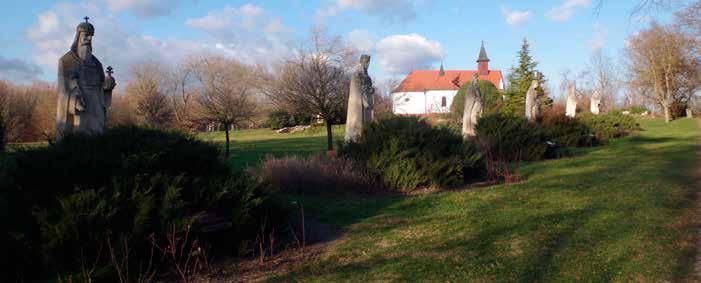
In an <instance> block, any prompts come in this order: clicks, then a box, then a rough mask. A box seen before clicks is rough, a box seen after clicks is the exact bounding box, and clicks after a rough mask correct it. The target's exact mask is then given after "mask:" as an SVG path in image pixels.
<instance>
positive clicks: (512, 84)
mask: <svg viewBox="0 0 701 283" xmlns="http://www.w3.org/2000/svg"><path fill="white" fill-rule="evenodd" d="M530 47H531V46H530V44H528V39H526V38H524V39H523V45H521V50H520V51H519V52H518V66H517V67H511V70H510V72H509V77H508V82H509V85H508V88H507V90H506V101H504V107H503V111H504V112H505V113H507V114H512V115H518V116H523V115H525V109H526V92H528V88H530V87H531V82H532V81H533V79H535V77H536V71H537V70H536V67H538V62H536V61H534V60H533V57H531V50H530ZM539 81H540V85H541V86H543V85H545V76H541V77H540V80H539ZM539 91H540V92H541V94H542V91H543V89H542V88H541V89H540V90H539ZM546 100H547V99H546Z"/></svg>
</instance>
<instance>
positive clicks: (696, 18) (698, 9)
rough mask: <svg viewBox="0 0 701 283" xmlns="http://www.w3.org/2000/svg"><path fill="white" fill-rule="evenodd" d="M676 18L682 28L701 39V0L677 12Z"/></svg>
mask: <svg viewBox="0 0 701 283" xmlns="http://www.w3.org/2000/svg"><path fill="white" fill-rule="evenodd" d="M675 16H676V21H677V23H678V24H679V26H680V27H682V28H683V29H685V30H687V31H688V32H689V33H691V34H693V35H695V36H696V37H701V0H697V1H696V2H694V3H692V4H691V5H689V6H688V7H686V8H684V9H683V10H681V11H679V12H677V13H676V15H675Z"/></svg>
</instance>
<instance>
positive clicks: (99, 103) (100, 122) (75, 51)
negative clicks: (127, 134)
mask: <svg viewBox="0 0 701 283" xmlns="http://www.w3.org/2000/svg"><path fill="white" fill-rule="evenodd" d="M88 19H89V18H88V17H85V22H82V23H80V24H79V25H78V27H77V28H76V34H75V40H74V41H73V45H72V46H71V50H69V51H68V52H67V53H66V54H65V55H63V57H61V59H59V61H58V105H57V108H56V139H57V140H58V139H61V138H62V137H63V136H64V135H66V134H69V133H84V134H89V135H92V134H100V133H102V132H103V131H104V129H105V122H106V120H107V107H109V106H110V104H111V102H112V90H113V89H114V87H115V85H116V83H115V81H114V78H113V77H112V73H113V71H112V67H107V75H105V73H104V71H103V69H102V64H101V63H100V61H99V60H98V59H97V58H95V56H93V55H92V37H93V35H94V34H95V28H94V27H93V25H92V24H90V23H89V22H88Z"/></svg>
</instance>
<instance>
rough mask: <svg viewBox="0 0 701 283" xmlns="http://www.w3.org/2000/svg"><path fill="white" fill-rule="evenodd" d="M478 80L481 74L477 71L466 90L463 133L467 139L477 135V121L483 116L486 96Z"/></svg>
mask: <svg viewBox="0 0 701 283" xmlns="http://www.w3.org/2000/svg"><path fill="white" fill-rule="evenodd" d="M478 82H479V76H478V75H477V73H475V74H474V75H473V76H472V83H471V85H470V88H468V89H467V91H466V92H465V107H464V109H463V115H462V135H463V138H465V139H467V138H469V137H472V136H475V127H476V126H477V121H478V120H479V118H480V117H482V109H483V104H484V97H482V93H481V92H480V88H479V83H478Z"/></svg>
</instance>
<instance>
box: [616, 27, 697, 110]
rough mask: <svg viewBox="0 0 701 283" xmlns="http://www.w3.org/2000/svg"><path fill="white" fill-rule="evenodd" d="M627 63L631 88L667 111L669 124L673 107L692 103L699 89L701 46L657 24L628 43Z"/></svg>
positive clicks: (674, 30) (677, 32)
mask: <svg viewBox="0 0 701 283" xmlns="http://www.w3.org/2000/svg"><path fill="white" fill-rule="evenodd" d="M628 43H629V44H628V46H627V49H626V59H627V65H628V70H629V72H630V78H631V84H632V85H633V86H634V87H637V88H639V89H644V90H646V91H644V92H643V93H644V94H648V95H649V98H650V99H652V100H654V101H655V104H657V105H658V106H659V107H660V108H661V109H662V111H664V115H665V121H667V122H669V121H670V120H671V119H672V116H673V115H675V114H676V113H672V110H673V109H672V107H673V106H675V107H682V106H685V105H686V104H687V103H688V100H689V99H690V98H691V97H692V95H693V94H694V92H696V90H698V88H699V81H700V79H699V72H700V70H699V69H700V67H701V63H700V62H701V58H700V57H699V53H700V52H699V47H698V46H699V42H698V40H696V39H695V38H692V37H689V36H688V35H686V34H684V33H682V32H680V31H679V30H677V29H675V28H674V27H673V26H662V25H659V24H657V23H653V24H652V26H651V27H650V28H649V29H646V30H643V31H641V32H640V33H639V34H637V35H634V36H632V37H630V38H629V39H628Z"/></svg>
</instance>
